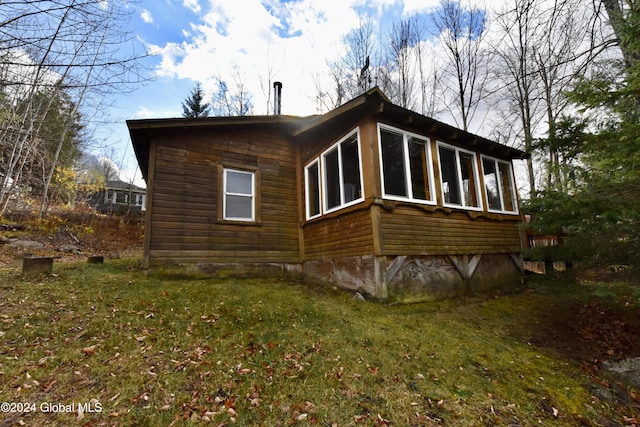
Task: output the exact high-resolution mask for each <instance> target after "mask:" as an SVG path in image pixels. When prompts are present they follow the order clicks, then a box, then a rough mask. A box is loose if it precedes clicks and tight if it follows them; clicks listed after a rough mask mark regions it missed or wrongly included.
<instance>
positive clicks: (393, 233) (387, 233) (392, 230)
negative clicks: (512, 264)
mask: <svg viewBox="0 0 640 427" xmlns="http://www.w3.org/2000/svg"><path fill="white" fill-rule="evenodd" d="M380 212H381V213H380V235H381V250H382V254H381V255H419V254H422V255H456V254H491V253H493V254H495V253H518V252H520V233H519V230H518V224H519V221H520V217H518V216H513V217H512V218H511V219H509V218H507V216H506V215H505V219H503V220H496V219H488V218H485V217H483V216H482V215H468V214H467V213H464V212H444V211H443V210H440V209H438V210H435V211H434V212H428V211H424V210H422V209H417V208H414V207H409V206H398V207H396V208H395V209H393V211H389V210H385V209H381V210H380ZM473 216H477V217H476V218H473Z"/></svg>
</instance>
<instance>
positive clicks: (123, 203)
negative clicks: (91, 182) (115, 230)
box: [92, 181, 147, 215]
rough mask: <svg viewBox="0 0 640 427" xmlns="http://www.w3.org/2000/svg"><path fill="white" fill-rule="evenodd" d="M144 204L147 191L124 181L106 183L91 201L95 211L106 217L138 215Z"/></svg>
mask: <svg viewBox="0 0 640 427" xmlns="http://www.w3.org/2000/svg"><path fill="white" fill-rule="evenodd" d="M146 204H147V190H146V189H144V188H142V187H138V186H136V185H133V184H129V183H127V182H124V181H107V183H106V185H105V186H104V189H103V190H102V191H100V192H99V193H97V194H96V195H95V196H94V197H93V199H92V205H93V206H94V207H95V208H96V210H97V211H98V212H101V213H104V214H108V215H127V214H139V213H142V212H144V211H145V210H146Z"/></svg>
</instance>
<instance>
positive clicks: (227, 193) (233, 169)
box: [220, 166, 257, 224]
mask: <svg viewBox="0 0 640 427" xmlns="http://www.w3.org/2000/svg"><path fill="white" fill-rule="evenodd" d="M221 169H222V170H221V175H222V182H221V192H220V193H221V196H222V197H221V200H222V212H221V215H220V216H221V219H222V220H223V221H229V222H238V223H246V224H252V223H256V222H257V221H256V218H257V216H256V212H257V206H256V205H257V195H256V193H257V191H256V189H257V171H255V170H246V169H241V168H237V167H230V166H222V168H221ZM228 172H233V173H239V174H246V175H250V176H251V194H249V195H247V194H243V193H235V192H230V191H227V182H228V181H227V179H228V178H227V175H228ZM227 196H235V197H246V198H249V199H250V200H251V217H250V218H248V217H233V216H227Z"/></svg>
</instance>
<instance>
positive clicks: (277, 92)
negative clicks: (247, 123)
mask: <svg viewBox="0 0 640 427" xmlns="http://www.w3.org/2000/svg"><path fill="white" fill-rule="evenodd" d="M281 113H282V83H280V82H273V114H276V115H278V114H281Z"/></svg>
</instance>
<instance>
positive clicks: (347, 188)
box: [340, 135, 362, 203]
mask: <svg viewBox="0 0 640 427" xmlns="http://www.w3.org/2000/svg"><path fill="white" fill-rule="evenodd" d="M340 154H341V155H342V181H343V191H344V203H349V202H352V201H354V200H356V199H359V198H360V197H361V193H362V189H361V188H360V154H359V153H358V137H357V136H356V135H354V136H353V137H352V138H351V139H348V140H346V141H344V142H343V143H341V144H340Z"/></svg>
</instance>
